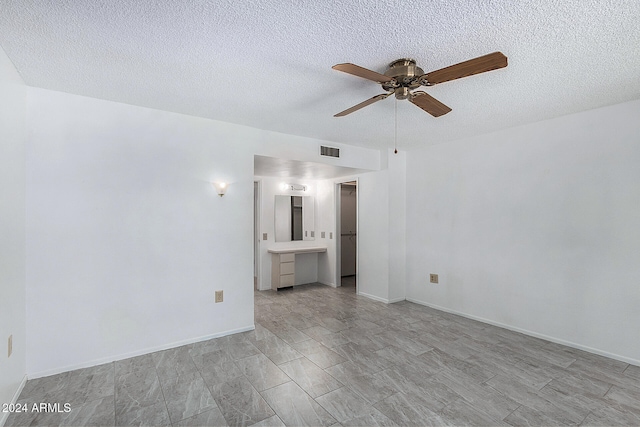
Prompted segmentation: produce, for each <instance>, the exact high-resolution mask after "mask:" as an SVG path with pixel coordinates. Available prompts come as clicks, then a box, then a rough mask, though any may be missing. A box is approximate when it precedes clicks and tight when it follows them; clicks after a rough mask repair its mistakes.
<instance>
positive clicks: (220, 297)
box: [216, 291, 224, 302]
mask: <svg viewBox="0 0 640 427" xmlns="http://www.w3.org/2000/svg"><path fill="white" fill-rule="evenodd" d="M223 299H224V296H223V294H222V291H216V302H222V300H223Z"/></svg>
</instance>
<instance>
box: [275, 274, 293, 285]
mask: <svg viewBox="0 0 640 427" xmlns="http://www.w3.org/2000/svg"><path fill="white" fill-rule="evenodd" d="M293 283H294V275H293V274H284V275H282V276H280V286H278V287H279V288H283V287H285V286H293Z"/></svg>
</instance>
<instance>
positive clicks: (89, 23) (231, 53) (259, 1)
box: [0, 0, 640, 149]
mask: <svg viewBox="0 0 640 427" xmlns="http://www.w3.org/2000/svg"><path fill="white" fill-rule="evenodd" d="M0 45H1V46H2V47H3V48H4V50H5V51H6V53H7V55H8V56H9V58H10V59H11V60H12V61H13V63H14V64H15V66H16V68H17V69H18V71H19V72H20V74H21V75H22V77H23V79H24V81H25V82H26V83H27V84H28V85H30V86H36V87H41V88H46V89H53V90H58V91H63V92H69V93H74V94H79V95H85V96H90V97H96V98H102V99H108V100H114V101H119V102H124V103H129V104H135V105H141V106H146V107H152V108H157V109H161V110H167V111H175V112H180V113H185V114H190V115H195V116H201V117H208V118H212V119H217V120H222V121H226V122H231V123H238V124H242V125H248V126H252V127H255V128H260V129H268V130H273V131H278V132H283V133H287V134H294V135H302V136H307V137H313V138H319V139H324V140H328V141H334V142H339V143H346V144H353V145H358V146H367V147H374V148H384V147H390V146H392V145H393V138H394V124H393V123H394V122H393V117H394V103H395V102H396V101H395V99H394V98H393V97H390V98H388V99H386V100H384V101H380V102H378V103H376V104H373V105H371V106H369V107H366V108H365V109H362V110H360V111H357V112H355V113H353V114H351V115H349V116H346V117H342V118H334V117H332V116H333V114H335V113H337V112H339V111H342V110H344V109H345V108H347V107H350V106H352V105H354V104H357V103H359V102H361V101H364V100H365V99H367V98H370V97H371V96H373V95H376V94H379V93H382V90H381V89H380V88H379V86H378V85H377V84H375V83H373V82H370V81H367V80H364V79H359V78H357V77H353V76H350V75H347V74H344V73H340V72H338V71H334V70H332V69H331V66H332V65H334V64H336V63H342V62H352V63H355V64H358V65H361V66H363V67H366V68H370V69H372V70H375V71H378V72H384V71H385V69H386V66H387V64H388V63H389V62H391V61H392V60H395V59H397V58H401V57H412V58H415V59H416V60H417V61H418V65H419V66H421V67H422V68H423V69H424V70H425V71H427V72H428V71H433V70H436V69H439V68H442V67H444V66H448V65H451V64H454V63H458V62H461V61H464V60H467V59H471V58H474V57H477V56H480V55H484V54H486V53H490V52H494V51H501V52H503V53H504V54H505V55H506V56H507V57H508V58H509V66H508V67H507V68H504V69H500V70H496V71H491V72H489V73H485V74H482V75H477V76H472V77H468V78H465V79H461V80H456V81H452V82H448V83H443V84H441V85H437V86H433V87H430V88H426V91H428V92H429V93H430V94H431V95H433V96H435V97H436V98H438V99H439V100H440V101H442V102H444V103H445V104H447V105H448V106H450V107H451V108H453V111H452V112H451V113H449V114H447V115H445V116H442V117H440V118H433V117H431V116H429V115H428V114H426V113H425V112H423V111H422V110H420V109H419V108H417V107H415V106H414V105H411V104H410V103H409V102H407V101H398V124H399V128H398V147H399V148H400V149H408V148H410V147H417V146H418V147H419V146H425V145H428V144H437V143H442V142H445V141H450V140H454V139H458V138H461V137H465V136H470V135H474V134H479V133H485V132H490V131H494V130H498V129H501V128H506V127H511V126H516V125H520V124H524V123H530V122H535V121H539V120H543V119H547V118H551V117H556V116H560V115H564V114H568V113H573V112H578V111H582V110H587V109H591V108H596V107H600V106H604V105H609V104H614V103H619V102H623V101H627V100H632V99H638V98H640V54H638V52H639V48H640V1H638V0H564V1H560V0H531V1H526V2H515V1H513V0H476V1H470V0H431V1H424V0H422V1H418V0H383V1H365V0H360V1H353V0H351V1H349V0H331V1H311V0H297V1H283V0H252V1H239V0H217V1H208V2H205V1H201V0H181V1H175V0H109V1H80V0H56V1H50V0H2V1H1V2H0Z"/></svg>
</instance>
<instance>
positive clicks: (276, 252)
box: [268, 247, 327, 291]
mask: <svg viewBox="0 0 640 427" xmlns="http://www.w3.org/2000/svg"><path fill="white" fill-rule="evenodd" d="M326 251H327V248H326V247H307V248H281V249H280V248H278V249H269V250H268V252H269V253H270V254H271V289H273V290H274V291H277V290H278V289H281V288H289V287H292V286H293V285H295V271H296V264H295V263H296V254H309V253H321V252H326Z"/></svg>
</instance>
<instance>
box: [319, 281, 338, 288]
mask: <svg viewBox="0 0 640 427" xmlns="http://www.w3.org/2000/svg"><path fill="white" fill-rule="evenodd" d="M318 283H322V284H323V285H327V286H331V287H332V288H337V287H338V285H336V284H335V283H333V282H323V281H321V280H318Z"/></svg>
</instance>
